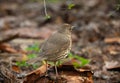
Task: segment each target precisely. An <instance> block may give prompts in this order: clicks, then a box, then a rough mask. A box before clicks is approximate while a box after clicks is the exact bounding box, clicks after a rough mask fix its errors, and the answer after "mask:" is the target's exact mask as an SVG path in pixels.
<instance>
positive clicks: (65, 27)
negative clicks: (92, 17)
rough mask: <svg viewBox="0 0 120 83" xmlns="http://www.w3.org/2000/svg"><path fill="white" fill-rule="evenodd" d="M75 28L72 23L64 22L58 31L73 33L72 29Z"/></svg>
mask: <svg viewBox="0 0 120 83" xmlns="http://www.w3.org/2000/svg"><path fill="white" fill-rule="evenodd" d="M73 28H74V26H72V25H70V24H63V25H62V26H61V27H60V28H59V30H58V32H60V33H71V31H72V29H73Z"/></svg>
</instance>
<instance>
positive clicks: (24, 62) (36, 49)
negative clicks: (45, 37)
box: [16, 43, 40, 69]
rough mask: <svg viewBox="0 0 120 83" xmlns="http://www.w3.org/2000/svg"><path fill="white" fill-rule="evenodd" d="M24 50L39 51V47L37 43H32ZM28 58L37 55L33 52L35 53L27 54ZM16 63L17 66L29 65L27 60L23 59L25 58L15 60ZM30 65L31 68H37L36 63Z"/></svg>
mask: <svg viewBox="0 0 120 83" xmlns="http://www.w3.org/2000/svg"><path fill="white" fill-rule="evenodd" d="M26 50H27V51H34V52H40V48H39V45H38V44H36V43H35V44H33V45H31V46H29V47H28V48H26ZM27 57H28V59H33V58H36V57H37V55H36V54H35V53H33V54H28V56H27ZM16 65H17V66H19V67H23V66H24V67H27V66H30V65H29V64H27V62H26V61H25V60H23V61H17V62H16ZM32 67H33V68H35V69H36V68H37V67H38V66H37V64H32Z"/></svg>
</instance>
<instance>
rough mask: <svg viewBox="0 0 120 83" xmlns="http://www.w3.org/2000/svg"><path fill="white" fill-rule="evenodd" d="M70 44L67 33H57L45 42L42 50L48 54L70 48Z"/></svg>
mask: <svg viewBox="0 0 120 83" xmlns="http://www.w3.org/2000/svg"><path fill="white" fill-rule="evenodd" d="M69 45H70V40H69V38H68V37H66V35H64V34H60V33H55V34H53V35H52V36H51V37H49V38H48V40H46V41H45V42H44V43H43V45H42V47H41V51H42V52H43V53H44V56H48V55H52V54H55V53H58V52H61V51H62V50H66V49H68V47H69Z"/></svg>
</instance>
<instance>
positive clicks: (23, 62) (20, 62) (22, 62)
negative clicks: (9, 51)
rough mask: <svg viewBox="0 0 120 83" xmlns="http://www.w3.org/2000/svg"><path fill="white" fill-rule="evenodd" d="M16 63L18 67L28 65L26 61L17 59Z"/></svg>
mask: <svg viewBox="0 0 120 83" xmlns="http://www.w3.org/2000/svg"><path fill="white" fill-rule="evenodd" d="M16 65H17V66H19V67H27V66H28V64H27V63H26V61H17V62H16Z"/></svg>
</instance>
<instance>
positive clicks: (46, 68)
mask: <svg viewBox="0 0 120 83" xmlns="http://www.w3.org/2000/svg"><path fill="white" fill-rule="evenodd" d="M45 63H46V73H45V76H47V75H48V65H47V60H45Z"/></svg>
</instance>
